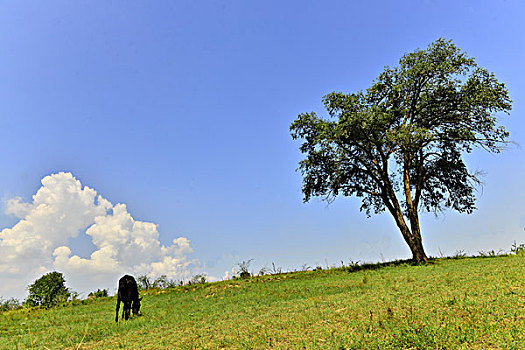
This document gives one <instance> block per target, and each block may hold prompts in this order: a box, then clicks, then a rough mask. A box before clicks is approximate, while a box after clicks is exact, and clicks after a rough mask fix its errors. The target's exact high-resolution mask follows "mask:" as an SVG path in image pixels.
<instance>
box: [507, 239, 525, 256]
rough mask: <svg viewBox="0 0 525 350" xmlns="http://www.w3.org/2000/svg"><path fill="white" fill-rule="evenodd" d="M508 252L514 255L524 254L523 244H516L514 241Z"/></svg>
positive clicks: (524, 246) (524, 245) (524, 247)
mask: <svg viewBox="0 0 525 350" xmlns="http://www.w3.org/2000/svg"><path fill="white" fill-rule="evenodd" d="M510 252H511V253H513V254H516V255H523V254H525V244H523V243H522V244H520V245H518V244H517V243H516V241H514V243H513V244H512V247H511V248H510Z"/></svg>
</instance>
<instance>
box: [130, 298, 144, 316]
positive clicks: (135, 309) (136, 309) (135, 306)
mask: <svg viewBox="0 0 525 350" xmlns="http://www.w3.org/2000/svg"><path fill="white" fill-rule="evenodd" d="M141 300H142V297H140V298H138V299H137V300H135V301H134V302H133V306H132V307H131V309H132V311H133V315H138V314H139V311H140V301H141Z"/></svg>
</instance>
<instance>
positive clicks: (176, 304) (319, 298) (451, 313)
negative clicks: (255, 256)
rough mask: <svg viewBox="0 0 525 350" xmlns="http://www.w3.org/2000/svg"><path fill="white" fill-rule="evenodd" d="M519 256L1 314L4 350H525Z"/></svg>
mask: <svg viewBox="0 0 525 350" xmlns="http://www.w3.org/2000/svg"><path fill="white" fill-rule="evenodd" d="M524 276H525V257H523V256H508V257H495V258H466V259H459V260H447V259H438V260H434V261H432V263H431V264H428V265H424V266H409V265H401V266H396V267H385V268H381V269H377V270H368V271H358V272H352V273H348V272H346V271H344V270H342V269H331V270H322V271H307V272H297V273H290V274H282V275H270V276H262V277H256V278H251V279H248V280H231V281H225V282H217V283H210V284H206V285H196V286H184V287H178V288H174V289H170V290H157V291H148V293H146V294H145V296H144V299H143V301H142V305H143V309H142V312H143V315H142V316H141V317H136V318H134V319H132V320H130V321H127V322H121V323H119V324H118V325H117V324H115V322H114V316H115V315H114V309H115V299H114V298H102V299H98V300H95V301H92V302H87V303H86V304H80V305H74V306H67V307H59V308H54V309H50V310H39V309H36V310H31V311H28V310H18V311H11V312H6V313H3V314H0V337H1V339H0V348H1V349H56V348H63V347H70V348H72V349H118V348H125V349H193V348H196V349H220V348H226V349H245V348H256V349H267V348H277V349H300V348H306V349H319V348H325V349H362V348H365V349H374V348H378V349H391V348H392V349H456V348H458V349H489V348H490V349H498V348H499V349H524V348H525V278H524Z"/></svg>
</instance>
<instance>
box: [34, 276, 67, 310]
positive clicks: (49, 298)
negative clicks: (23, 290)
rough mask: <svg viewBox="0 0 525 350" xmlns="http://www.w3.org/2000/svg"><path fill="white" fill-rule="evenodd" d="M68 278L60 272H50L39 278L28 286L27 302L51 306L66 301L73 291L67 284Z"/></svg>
mask: <svg viewBox="0 0 525 350" xmlns="http://www.w3.org/2000/svg"><path fill="white" fill-rule="evenodd" d="M65 283H66V280H65V279H64V276H63V275H62V273H60V272H56V271H54V272H50V273H48V274H45V275H43V276H42V277H40V278H39V279H37V280H36V281H35V282H34V283H33V284H31V285H30V286H29V287H28V290H29V296H28V297H27V300H26V302H27V304H29V305H30V306H44V307H51V306H53V305H56V304H57V303H59V302H61V301H66V300H67V299H68V298H69V297H70V296H71V292H70V291H69V290H68V289H67V288H66V286H65Z"/></svg>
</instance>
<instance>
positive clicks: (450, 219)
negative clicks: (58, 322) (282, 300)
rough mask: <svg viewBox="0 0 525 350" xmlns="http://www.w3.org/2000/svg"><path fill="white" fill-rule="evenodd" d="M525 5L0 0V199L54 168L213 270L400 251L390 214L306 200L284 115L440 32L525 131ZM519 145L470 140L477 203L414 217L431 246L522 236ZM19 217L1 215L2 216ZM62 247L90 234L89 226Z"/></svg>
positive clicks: (362, 81)
mask: <svg viewBox="0 0 525 350" xmlns="http://www.w3.org/2000/svg"><path fill="white" fill-rule="evenodd" d="M524 13H525V5H524V4H523V2H521V1H493V2H489V1H486V2H483V1H462V2H458V1H439V2H438V1H395V2H394V1H369V2H366V3H365V2H350V1H323V2H321V1H287V2H282V1H264V2H251V1H204V2H190V1H186V2H182V1H155V2H151V1H104V2H94V1H76V2H70V1H46V2H37V1H33V2H31V1H29V2H18V1H5V2H2V3H1V4H0V77H1V79H0V123H1V124H0V148H1V149H2V150H3V151H2V152H0V164H2V168H3V171H2V172H0V191H1V193H0V195H1V196H2V198H3V200H4V210H7V209H6V208H7V207H8V205H7V204H6V203H8V201H9V199H12V198H15V197H18V196H19V197H21V200H22V201H23V202H25V203H29V202H31V201H32V196H33V195H34V194H35V193H36V192H37V191H38V190H39V188H41V186H43V185H42V184H41V182H40V181H41V180H42V179H43V178H45V177H46V176H49V175H51V174H57V173H59V172H66V173H71V174H72V175H73V176H74V178H75V179H77V180H79V181H80V182H81V183H82V185H83V186H89V187H90V188H93V189H94V190H96V191H97V193H98V194H100V195H102V196H103V197H104V198H105V199H107V200H108V201H110V202H111V203H112V205H116V204H117V203H123V204H126V206H127V210H128V211H129V214H130V215H131V216H132V217H133V218H134V220H137V221H143V222H152V223H155V224H156V225H158V235H159V236H158V240H159V241H160V243H161V244H162V245H166V246H168V245H169V244H171V242H172V240H173V239H175V238H177V237H185V238H187V239H188V240H189V242H190V244H191V248H192V252H189V250H188V252H189V253H188V256H189V257H188V259H193V260H195V261H196V260H198V262H197V263H195V264H193V265H192V267H191V268H190V269H191V270H190V271H189V272H188V273H190V274H191V273H199V272H202V271H205V272H207V273H208V274H209V275H210V276H213V277H215V278H218V279H220V278H222V277H223V275H224V272H225V271H227V270H231V268H232V267H233V266H235V264H236V263H238V262H241V261H242V260H248V259H251V258H253V259H254V260H253V262H252V267H253V269H254V270H255V271H257V270H258V269H259V268H260V267H262V266H264V265H267V266H270V265H271V263H272V262H274V263H275V264H276V265H278V266H282V267H283V268H285V269H294V268H299V267H301V266H302V265H303V264H307V265H310V266H314V265H323V266H324V265H326V264H334V263H340V261H341V260H343V261H345V262H347V261H349V260H354V261H355V260H361V261H378V260H381V259H387V260H388V259H395V258H407V257H410V252H409V250H408V248H407V246H406V244H405V243H404V242H403V240H402V238H401V236H400V234H399V232H398V231H397V229H396V227H395V226H394V224H393V220H392V219H391V218H390V217H389V216H388V214H383V215H379V216H375V217H372V218H371V219H366V216H365V214H363V213H360V212H359V211H358V208H359V205H360V201H359V200H358V199H347V198H339V199H337V200H336V201H335V203H333V204H331V205H329V206H327V204H326V203H325V202H321V201H319V200H312V201H311V202H310V203H307V204H303V203H302V195H301V191H300V188H301V176H300V174H299V173H297V172H295V169H296V168H297V163H298V161H299V160H300V159H301V155H300V153H299V151H298V147H299V143H298V142H294V141H292V140H291V137H290V135H289V131H288V128H289V125H290V123H291V122H292V121H293V120H294V119H295V118H296V117H297V114H299V113H302V112H309V111H316V112H317V113H318V114H320V115H323V108H322V104H321V98H322V96H324V95H325V94H327V93H329V92H331V91H343V92H355V91H357V90H361V89H366V88H367V87H368V86H370V84H371V82H372V81H373V79H374V78H375V77H376V76H377V75H379V73H380V72H381V71H382V69H383V67H384V66H385V65H391V66H393V65H396V64H397V62H398V60H399V58H400V57H401V56H402V55H403V54H404V53H406V52H411V51H413V50H415V49H417V48H425V47H426V46H427V45H428V44H430V43H431V42H432V41H434V40H436V39H437V38H439V37H444V38H447V39H452V40H453V41H454V43H455V44H456V45H457V46H459V47H460V48H461V49H462V50H464V51H466V52H467V53H468V54H469V55H471V56H473V57H475V58H476V60H477V63H478V64H479V65H481V66H483V67H485V68H487V69H489V70H490V71H493V72H495V74H496V76H497V77H498V79H499V80H500V81H502V82H504V83H505V84H506V85H507V87H508V89H509V91H510V95H511V98H512V99H513V101H514V103H513V110H512V113H511V116H510V117H508V118H505V119H503V120H502V123H503V124H504V125H505V126H506V127H507V128H508V129H509V131H510V133H511V138H512V139H513V140H514V141H515V142H517V143H518V144H520V145H524V144H525V136H524V129H525V122H524V120H523V118H522V115H523V113H524V106H523V101H524V100H523V98H522V96H523V95H524V93H525V70H524V69H523V62H525V37H524V36H523V33H525V24H524V21H523V18H522V17H523V14H524ZM523 160H524V153H523V149H522V148H521V147H518V146H513V147H510V148H509V150H507V151H505V152H504V153H503V154H500V155H497V156H494V155H490V154H486V153H483V152H474V153H473V154H472V155H469V156H468V165H469V166H470V167H471V168H472V169H483V170H485V171H486V172H487V175H486V176H485V177H484V187H483V191H482V192H480V193H479V200H478V202H477V205H478V208H479V209H478V211H476V212H475V213H474V214H472V215H459V214H456V213H453V212H446V213H444V214H443V215H441V216H439V217H438V218H434V217H433V216H432V215H426V216H424V218H423V222H422V225H423V226H422V231H423V239H424V244H425V247H426V249H427V253H428V254H429V255H433V256H437V255H439V251H442V252H443V253H444V254H446V255H451V254H453V253H454V252H455V251H457V250H465V251H467V252H469V253H472V254H475V253H477V252H478V251H480V250H490V249H495V250H498V249H505V250H508V249H509V248H510V245H511V244H512V242H513V241H514V240H517V241H518V242H525V231H524V226H525V203H524V198H525V196H524V195H525V190H524V186H523V179H524V178H525V166H524V162H523ZM68 181H69V180H68ZM19 221H20V217H16V216H13V215H11V214H8V213H2V214H1V215H0V229H4V228H12V227H14V225H16V224H17V222H19ZM67 245H68V247H69V248H70V250H71V251H72V254H73V255H78V256H79V257H81V258H89V256H90V254H91V253H92V252H93V251H94V250H95V249H96V246H95V245H94V244H93V243H92V241H91V237H90V236H88V235H85V234H80V235H79V236H77V237H70V238H69V239H68V243H67ZM67 277H68V276H66V279H67ZM1 278H2V277H0V279H1ZM24 283H25V282H24ZM101 283H102V282H101ZM104 283H107V282H104ZM101 286H102V287H111V286H109V285H108V286H105V285H101ZM5 293H7V292H5ZM13 293H14V292H13ZM1 294H2V291H0V295H1Z"/></svg>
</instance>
